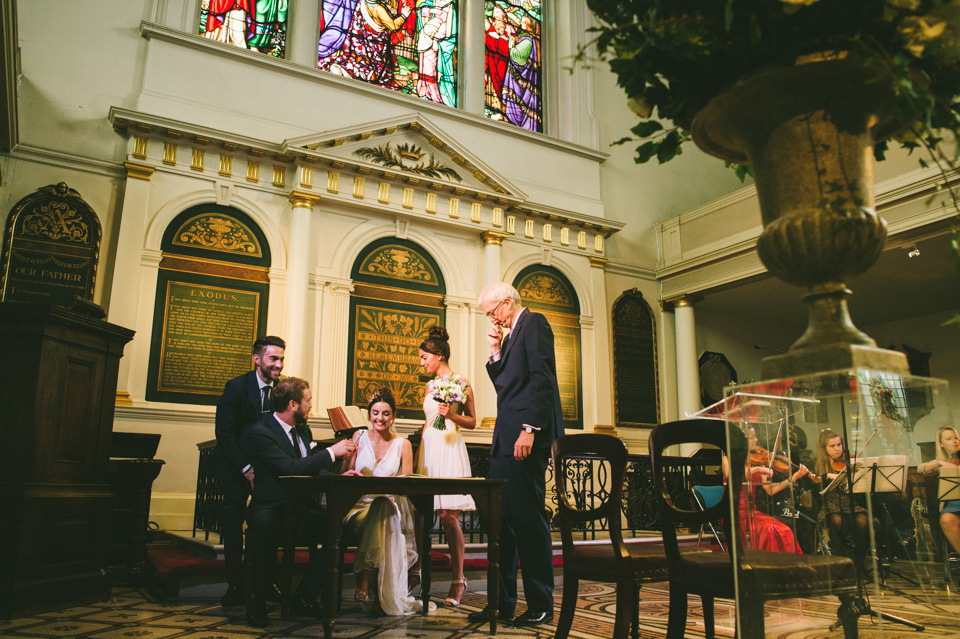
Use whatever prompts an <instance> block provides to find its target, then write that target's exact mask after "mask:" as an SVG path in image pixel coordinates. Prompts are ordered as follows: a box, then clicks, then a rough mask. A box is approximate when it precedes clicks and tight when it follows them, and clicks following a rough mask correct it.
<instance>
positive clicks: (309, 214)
mask: <svg viewBox="0 0 960 639" xmlns="http://www.w3.org/2000/svg"><path fill="white" fill-rule="evenodd" d="M288 199H289V200H290V204H291V205H292V207H291V210H290V218H289V220H290V223H289V225H288V226H287V246H288V247H289V250H288V251H287V291H286V296H285V298H284V305H283V310H284V318H283V319H284V321H283V325H284V328H283V335H282V336H281V337H283V339H284V341H286V342H287V349H286V361H285V362H284V368H286V369H287V370H288V371H296V372H295V373H293V374H295V375H297V376H298V377H299V376H301V375H304V374H306V373H305V371H304V367H305V366H308V365H309V362H310V358H309V357H308V356H307V354H306V352H305V351H304V348H305V346H306V340H305V336H306V333H305V326H306V322H305V318H306V314H307V301H308V297H309V296H308V289H309V285H310V283H309V274H310V239H311V237H312V236H313V231H312V221H313V205H314V203H315V202H317V200H319V199H320V198H319V196H317V195H315V194H313V193H308V192H306V191H301V190H295V191H293V192H292V193H290V196H289V197H288Z"/></svg>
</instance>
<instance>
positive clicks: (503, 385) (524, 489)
mask: <svg viewBox="0 0 960 639" xmlns="http://www.w3.org/2000/svg"><path fill="white" fill-rule="evenodd" d="M478 303H479V304H480V308H481V309H482V310H483V312H484V314H486V316H487V317H488V318H489V319H490V328H489V330H488V331H487V341H488V342H489V344H490V358H489V360H488V362H487V373H488V374H489V376H490V379H491V380H492V381H493V385H494V387H495V388H496V390H497V423H496V426H495V427H494V430H493V444H492V447H491V451H490V477H491V478H493V479H506V480H507V483H506V485H505V486H504V488H503V491H502V494H501V499H502V505H501V534H500V611H499V617H498V618H499V619H501V620H503V621H513V622H514V623H516V624H517V625H527V626H533V625H538V624H543V623H547V622H549V621H551V620H552V619H553V550H552V542H551V537H550V524H549V522H548V521H547V515H546V512H545V503H544V502H545V497H546V480H545V473H546V469H547V461H548V460H549V458H550V447H551V445H552V444H553V440H555V439H556V438H557V437H559V436H560V435H562V434H563V411H562V409H561V406H560V391H559V388H558V387H557V364H556V355H555V353H554V347H553V330H552V329H551V328H550V324H548V323H547V319H546V318H545V317H544V316H543V315H541V314H539V313H534V312H532V311H530V310H528V309H526V308H524V307H523V306H522V305H521V300H520V294H519V293H518V292H517V290H516V289H515V288H513V287H512V286H510V285H509V284H506V283H504V282H499V283H497V284H491V285H490V286H487V287H486V288H485V289H483V292H482V293H481V294H480V299H479V301H478ZM504 329H509V331H510V334H509V335H508V336H507V337H506V339H504V338H503V330H504ZM518 561H519V564H520V565H522V566H523V590H524V597H525V599H526V602H527V610H526V611H525V612H524V613H523V614H522V615H520V616H518V617H516V618H514V612H515V609H516V605H517V567H518ZM495 612H496V611H494V610H492V609H490V608H485V609H484V610H482V611H481V612H478V613H473V614H472V615H471V616H470V618H471V620H472V621H488V620H489V619H490V617H491V616H492V615H493V614H495Z"/></svg>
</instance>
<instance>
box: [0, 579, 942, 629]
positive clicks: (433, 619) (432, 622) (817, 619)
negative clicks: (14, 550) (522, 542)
mask: <svg viewBox="0 0 960 639" xmlns="http://www.w3.org/2000/svg"><path fill="white" fill-rule="evenodd" d="M890 583H891V585H896V586H897V587H898V588H902V589H904V594H903V595H898V594H895V593H893V592H891V591H888V590H885V591H883V594H882V595H880V596H875V597H873V598H871V602H872V603H873V605H874V607H875V608H877V609H878V610H883V611H886V612H891V613H894V614H897V615H901V616H903V617H906V618H909V619H911V620H913V621H916V622H919V623H922V624H924V625H925V626H926V627H927V628H926V631H925V632H924V633H923V634H922V635H920V634H918V633H917V632H915V631H913V630H911V629H909V628H906V627H904V626H900V625H897V624H890V623H882V624H881V623H878V622H875V621H872V620H870V619H868V618H862V619H861V621H860V636H861V637H864V638H869V639H872V638H874V637H883V638H893V639H900V638H901V637H902V638H907V637H911V638H917V637H922V636H926V637H936V638H940V637H950V638H954V639H960V625H958V623H957V620H958V619H960V596H958V595H957V593H956V592H948V591H947V590H946V589H945V588H944V587H943V583H942V580H941V581H940V582H937V581H936V580H933V581H929V580H928V581H927V582H925V583H924V585H922V586H920V587H913V586H911V585H910V584H907V583H906V582H898V581H897V580H896V578H893V580H892V581H891V582H890ZM446 587H447V583H446V582H445V581H440V582H438V583H437V584H436V585H435V588H434V589H433V592H434V594H435V595H439V596H440V597H442V596H443V594H444V593H445V592H446ZM345 594H346V595H347V597H346V598H345V600H344V610H343V614H342V615H341V616H340V617H338V619H337V622H336V626H335V631H334V636H335V637H336V638H337V639H348V638H358V639H360V638H362V639H368V638H369V639H373V638H376V639H401V638H404V637H413V638H415V639H481V638H482V637H489V634H488V626H487V625H480V624H471V623H469V622H468V621H467V618H466V615H467V613H468V612H471V611H474V610H479V609H480V608H482V607H483V605H484V604H485V603H486V584H485V583H484V582H483V581H482V579H471V581H470V587H469V592H468V593H467V594H466V595H464V599H463V604H462V605H461V607H460V608H458V609H446V608H441V609H439V610H437V611H435V612H432V613H431V614H429V615H428V616H425V617H424V616H420V615H416V616H411V617H404V618H396V617H371V616H369V615H367V614H364V613H363V612H361V611H360V609H359V607H358V605H357V604H355V603H353V601H352V600H351V599H350V598H349V594H350V593H345ZM555 594H556V611H557V613H559V609H560V596H561V594H562V586H561V587H558V588H557V590H556V593H555ZM615 600H616V595H615V592H614V590H613V588H612V586H611V585H610V584H600V583H595V582H583V583H581V587H580V597H579V602H578V611H577V614H576V617H575V621H574V627H573V630H572V632H571V634H570V636H571V638H572V639H594V638H597V639H609V638H610V637H611V636H612V634H613V616H614V610H615ZM836 609H837V601H836V599H830V598H826V599H803V600H790V601H787V602H781V603H776V602H772V603H768V604H767V606H766V612H767V630H768V634H767V636H769V637H780V638H783V639H788V638H789V639H807V638H813V637H831V638H839V637H842V632H841V631H836V632H833V633H829V632H828V631H827V628H828V626H829V625H830V623H831V622H832V621H834V620H835V619H836ZM522 610H523V607H522V605H521V607H520V609H519V611H521V612H522ZM667 612H668V591H667V584H648V585H646V586H644V588H643V590H642V591H641V599H640V614H641V621H640V636H641V637H643V638H644V639H647V638H652V637H664V636H665V635H666V622H667ZM716 615H717V635H718V636H721V637H732V636H733V623H734V618H733V607H732V602H726V601H719V602H717V610H716ZM270 620H271V621H270V625H269V626H268V627H267V628H266V629H265V630H258V629H255V628H250V627H248V626H246V625H245V618H244V612H243V609H242V608H236V609H231V610H223V609H221V608H220V605H219V603H218V600H217V599H216V598H212V597H210V598H202V597H194V598H190V599H187V598H182V599H181V600H179V601H163V600H162V599H160V598H159V597H157V596H156V595H155V594H153V593H152V592H151V591H150V590H149V589H142V588H141V589H136V588H129V587H118V588H116V589H115V590H114V592H113V597H112V598H111V599H110V600H109V601H104V602H101V603H96V604H92V605H88V606H80V607H76V608H69V609H65V610H57V611H53V612H46V613H43V614H37V615H33V616H30V617H23V618H18V619H12V620H9V621H0V639H38V638H51V639H52V638H55V637H70V638H75V639H126V638H141V639H167V638H170V639H260V638H266V637H270V638H288V637H289V638H301V637H322V636H323V628H322V626H321V625H320V624H319V623H318V622H317V621H316V620H311V619H291V620H289V621H281V620H280V615H279V610H277V609H273V610H271V613H270ZM554 632H555V624H548V625H546V626H543V627H540V628H537V629H521V628H516V627H511V626H507V625H503V624H501V625H500V627H499V628H498V633H497V634H498V636H500V637H505V638H507V639H515V638H517V639H519V638H527V637H553V635H554ZM686 636H688V637H702V636H703V624H702V618H701V610H700V602H699V601H698V600H696V599H691V600H690V602H689V611H688V625H687V631H686Z"/></svg>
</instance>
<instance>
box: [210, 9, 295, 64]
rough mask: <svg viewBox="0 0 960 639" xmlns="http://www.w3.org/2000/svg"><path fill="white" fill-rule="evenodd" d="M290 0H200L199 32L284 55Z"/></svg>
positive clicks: (247, 46) (261, 50) (217, 39)
mask: <svg viewBox="0 0 960 639" xmlns="http://www.w3.org/2000/svg"><path fill="white" fill-rule="evenodd" d="M288 3H289V0H200V35H202V36H204V37H206V38H210V39H211V40H216V41H217V42H225V43H227V44H233V45H236V46H238V47H240V48H242V49H253V50H255V51H259V52H261V53H267V54H269V55H272V56H275V57H277V58H282V57H283V51H284V48H285V47H286V40H287V6H288Z"/></svg>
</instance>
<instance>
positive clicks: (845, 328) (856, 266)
mask: <svg viewBox="0 0 960 639" xmlns="http://www.w3.org/2000/svg"><path fill="white" fill-rule="evenodd" d="M872 79H873V76H872V74H871V73H870V71H869V70H867V69H865V68H863V67H862V66H859V65H856V64H854V63H852V62H850V61H848V60H847V59H844V58H839V57H833V58H832V59H825V58H824V57H822V56H819V57H817V58H815V59H814V60H813V61H802V63H798V64H797V65H796V66H793V67H783V68H778V69H774V70H771V71H769V72H766V73H763V74H761V75H757V76H753V77H751V78H749V79H746V80H744V81H742V82H740V83H738V84H737V85H735V86H734V87H733V88H731V89H730V90H729V91H727V92H725V93H723V94H721V95H719V96H717V97H715V98H714V99H713V100H711V101H710V102H709V103H708V104H707V106H706V107H704V109H703V110H702V111H701V112H700V113H699V114H698V115H697V117H696V118H695V119H694V122H693V131H692V133H693V139H694V142H695V143H696V144H697V146H699V147H700V148H701V149H703V150H704V151H706V152H707V153H709V154H710V155H714V156H716V157H719V158H721V159H724V160H727V161H728V162H734V163H739V164H749V165H750V167H751V169H752V171H753V175H754V178H755V181H756V188H757V197H758V199H759V202H760V212H761V216H762V219H763V232H762V233H761V235H760V238H759V240H758V241H757V253H758V254H759V256H760V260H761V261H762V262H763V264H764V265H765V266H766V267H767V269H768V270H769V271H770V272H771V273H772V274H773V275H775V276H776V277H778V278H780V279H781V280H783V281H785V282H788V283H790V284H795V285H798V286H803V287H806V289H807V293H806V294H805V295H804V297H803V299H804V301H805V302H806V303H807V305H808V307H809V322H808V326H807V330H806V332H805V333H804V334H803V335H802V336H801V337H800V339H799V340H797V341H796V342H795V343H794V344H793V345H792V346H791V347H790V349H789V351H788V352H787V353H786V354H785V355H778V356H774V357H768V358H766V359H764V361H763V364H762V367H761V376H762V377H763V378H764V379H775V378H783V377H793V376H797V375H803V374H807V373H815V372H823V371H830V370H839V369H845V368H871V369H875V370H891V371H898V372H904V373H906V372H908V368H907V362H906V357H905V356H904V355H903V354H902V353H897V352H896V351H890V350H887V349H881V348H877V346H876V342H875V341H874V340H873V339H871V338H870V336H868V335H867V334H866V333H864V332H862V331H860V330H859V329H857V328H856V327H855V326H854V325H853V322H852V321H851V319H850V314H849V311H848V309H847V297H848V296H849V295H850V294H851V291H850V290H849V289H848V288H847V286H846V284H845V282H846V280H847V279H848V278H850V277H853V276H856V275H859V274H860V273H863V272H864V271H866V270H867V269H868V268H869V267H870V266H871V265H873V263H874V262H875V261H876V260H877V258H878V257H879V256H880V253H881V252H882V251H883V246H884V243H885V242H886V237H887V225H886V223H885V222H884V221H883V219H881V218H880V216H879V215H877V213H876V211H874V209H873V206H874V196H873V144H874V142H875V141H877V140H883V139H885V138H886V137H889V136H890V135H891V134H892V133H894V131H895V128H894V126H895V121H894V119H893V118H892V117H891V108H892V94H891V93H890V91H889V89H888V88H887V87H886V86H885V85H884V84H883V83H881V82H873V81H872Z"/></svg>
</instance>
